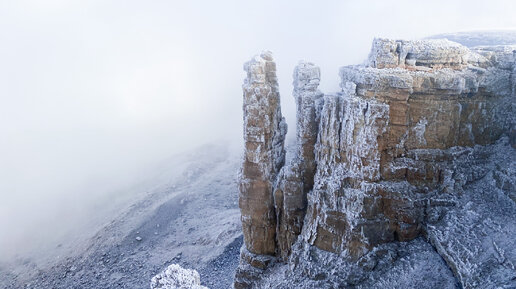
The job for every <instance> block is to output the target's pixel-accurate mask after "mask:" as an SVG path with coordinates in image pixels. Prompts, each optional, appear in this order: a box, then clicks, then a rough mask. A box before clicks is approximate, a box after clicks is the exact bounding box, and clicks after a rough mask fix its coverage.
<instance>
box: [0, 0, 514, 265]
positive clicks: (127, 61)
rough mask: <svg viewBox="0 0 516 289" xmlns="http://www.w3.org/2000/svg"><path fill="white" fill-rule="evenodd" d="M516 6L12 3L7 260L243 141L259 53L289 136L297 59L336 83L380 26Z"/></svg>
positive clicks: (4, 107)
mask: <svg viewBox="0 0 516 289" xmlns="http://www.w3.org/2000/svg"><path fill="white" fill-rule="evenodd" d="M515 3H516V2H514V1H509V0H508V1H484V0H483V1H472V0H468V1H450V0H448V1H380V0H379V1H278V0H275V1H272V0H270V1H237V0H235V1H174V0H169V1H126V0H124V1H122V0H120V1H110V0H92V1H67V0H49V1H40V0H18V1H8V0H5V1H1V2H0V40H1V45H0V100H1V101H0V261H2V260H5V259H7V258H10V257H12V256H14V255H16V254H21V256H23V254H26V253H27V252H30V251H31V250H35V249H37V248H39V247H37V246H39V245H42V244H43V245H45V244H52V245H54V244H53V243H52V242H56V243H57V242H59V238H61V236H66V234H67V232H71V231H72V228H77V226H79V228H80V226H82V225H84V224H86V223H88V220H90V219H93V218H96V217H98V216H97V214H99V212H108V211H109V210H108V208H109V206H110V203H111V197H112V196H113V194H114V192H116V193H117V194H120V192H122V194H123V192H125V190H126V189H127V192H129V191H131V190H130V189H129V188H131V187H132V186H133V185H135V184H136V183H138V182H140V181H141V180H144V179H145V178H146V177H147V176H148V174H152V173H154V172H153V171H152V169H151V168H152V167H154V166H156V165H157V164H158V163H160V162H163V161H164V160H166V159H168V158H169V157H171V156H173V155H175V154H179V153H181V152H184V151H186V150H188V149H191V148H194V147H197V146H200V145H202V144H204V143H210V142H218V141H221V140H229V141H230V142H232V143H239V142H240V141H241V133H242V112H241V108H242V96H241V95H242V93H241V83H242V80H243V78H244V72H243V70H242V64H243V63H244V62H245V61H247V60H248V59H250V58H251V57H252V56H253V55H254V54H256V53H259V52H260V51H261V50H264V49H267V50H271V51H273V53H274V56H275V60H276V61H277V67H278V76H279V81H280V88H281V94H282V105H283V112H284V115H285V116H286V117H287V122H288V123H289V130H290V133H292V132H294V130H295V124H294V121H293V120H294V116H295V112H294V102H293V99H292V96H291V90H292V85H291V83H292V78H291V75H292V71H293V68H294V66H295V65H296V63H297V62H298V61H299V60H301V59H304V60H309V61H312V62H314V63H316V64H318V65H319V66H320V67H321V71H322V83H321V90H323V91H324V92H334V91H338V90H339V87H338V81H339V79H338V76H337V73H338V68H339V67H340V66H342V65H349V64H358V63H361V62H362V61H363V60H364V59H365V58H366V56H367V54H368V52H369V48H370V44H371V41H372V39H373V37H375V36H379V37H390V38H398V39H399V38H407V39H414V38H422V37H425V36H429V35H432V34H437V33H445V32H455V31H468V30H483V29H488V30H491V29H510V28H513V27H516V17H514V12H515V11H516V5H515ZM129 197H130V196H129Z"/></svg>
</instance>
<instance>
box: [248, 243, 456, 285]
mask: <svg viewBox="0 0 516 289" xmlns="http://www.w3.org/2000/svg"><path fill="white" fill-rule="evenodd" d="M299 246H302V244H301V243H296V251H295V253H294V254H293V256H292V257H291V259H290V262H289V264H288V265H282V264H276V266H275V267H272V268H271V269H269V270H268V271H266V272H265V273H264V274H266V278H263V279H261V280H260V281H259V282H258V283H257V284H256V288H300V289H301V288H303V289H305V288H306V289H309V288H327V289H330V288H363V289H366V288H378V289H380V288H446V289H447V288H450V289H452V288H453V289H454V288H459V287H458V284H457V282H456V280H455V278H454V276H453V274H452V272H451V270H450V269H449V268H448V267H447V266H446V263H445V262H444V261H443V259H442V258H441V257H440V256H439V254H437V252H436V251H435V250H434V248H432V246H431V245H430V244H428V243H427V242H426V241H425V240H423V239H422V238H418V239H415V240H413V241H410V242H405V243H388V244H382V245H380V246H378V247H376V248H375V249H373V250H372V251H371V252H369V253H368V254H367V255H365V256H363V257H362V258H360V259H359V260H358V261H351V260H349V259H346V257H343V256H342V255H340V256H339V255H338V254H333V253H329V252H326V251H323V250H320V249H318V248H317V247H313V246H308V245H306V243H305V245H304V248H300V247H299Z"/></svg>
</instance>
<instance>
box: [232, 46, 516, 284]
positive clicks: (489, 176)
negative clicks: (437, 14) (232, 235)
mask: <svg viewBox="0 0 516 289" xmlns="http://www.w3.org/2000/svg"><path fill="white" fill-rule="evenodd" d="M515 49H516V46H483V47H476V48H467V47H465V46H462V45H460V44H458V43H455V42H451V41H448V40H443V39H438V40H421V41H400V40H388V39H375V40H374V42H373V46H372V50H371V53H370V55H369V58H368V60H367V61H366V64H365V65H360V66H346V67H342V68H341V70H340V78H341V88H342V90H341V91H340V92H338V93H335V94H323V93H322V92H320V91H319V90H318V85H319V81H320V70H319V68H318V67H317V66H315V65H314V64H312V63H307V62H301V63H300V64H299V65H298V66H297V67H296V68H295V71H294V92H293V95H294V99H295V101H296V104H297V125H296V126H297V127H296V129H297V134H296V135H297V143H296V148H295V153H294V156H293V157H292V161H290V162H289V163H288V164H285V149H284V139H285V134H286V124H285V121H284V119H283V118H282V116H281V107H280V99H279V93H278V83H277V79H276V65H275V63H274V61H273V59H272V55H271V53H269V52H265V53H262V54H261V55H259V56H256V57H254V58H253V59H252V60H251V61H250V62H248V63H246V65H245V66H244V69H245V70H246V72H247V78H246V80H245V83H244V85H243V90H244V106H243V108H244V139H245V154H244V159H243V165H242V170H241V176H240V209H241V213H242V228H243V233H244V245H243V247H242V249H241V257H240V265H239V268H238V269H237V272H236V276H235V283H234V287H235V288H289V287H290V288H294V287H295V288H341V287H349V288H355V287H357V288H387V287H389V288H390V287H404V286H408V285H410V286H413V284H415V285H417V286H418V287H420V288H435V287H440V288H456V287H459V288H460V287H462V288H491V287H492V288H495V287H496V288H499V287H500V288H514V287H516V270H515V264H516V239H515V238H514V236H516V219H515V218H514V216H516V203H515V199H516V197H515V195H516V194H515V191H516V133H515V130H516V129H515V128H516V117H515V115H516V101H515V100H516V64H515V63H516V62H515V56H516V51H515ZM429 280H431V281H429ZM292 286H294V287H292Z"/></svg>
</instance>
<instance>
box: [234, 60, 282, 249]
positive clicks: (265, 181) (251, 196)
mask: <svg viewBox="0 0 516 289" xmlns="http://www.w3.org/2000/svg"><path fill="white" fill-rule="evenodd" d="M244 69H245V71H246V72H247V78H246V79H245V82H244V85H243V91H244V106H243V109H244V141H245V156H244V162H243V165H242V174H241V180H240V210H241V213H242V227H243V231H244V241H245V246H246V248H247V250H249V252H251V253H254V254H262V255H274V254H275V253H276V241H275V232H276V213H275V209H274V200H273V187H274V183H275V180H276V177H277V174H278V172H279V170H280V169H281V167H282V166H283V164H284V162H285V150H284V146H283V143H284V140H285V134H286V132H287V125H286V123H285V120H284V118H283V117H282V116H281V107H280V96H279V91H278V82H277V79H276V64H275V63H274V61H273V60H272V55H271V53H270V52H264V53H262V54H261V55H260V56H256V57H254V58H253V59H252V60H251V61H249V62H247V63H246V64H245V65H244Z"/></svg>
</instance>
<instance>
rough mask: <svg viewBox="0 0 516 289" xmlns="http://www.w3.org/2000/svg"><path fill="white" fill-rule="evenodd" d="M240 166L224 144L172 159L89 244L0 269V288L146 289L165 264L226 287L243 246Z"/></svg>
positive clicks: (211, 285)
mask: <svg viewBox="0 0 516 289" xmlns="http://www.w3.org/2000/svg"><path fill="white" fill-rule="evenodd" d="M233 151H235V152H233ZM239 166H240V152H239V151H238V150H231V149H228V148H227V146H226V145H212V146H205V147H202V148H200V149H198V150H195V151H193V152H191V153H189V154H187V155H184V156H181V157H180V160H179V161H178V160H175V161H174V160H171V161H170V162H168V163H167V164H164V165H163V167H162V168H161V170H160V173H159V176H156V177H155V178H154V179H153V182H155V183H154V189H152V190H150V191H147V192H143V193H142V194H140V195H135V196H134V200H133V201H132V202H129V203H128V205H127V206H126V207H125V208H124V209H121V210H120V211H119V212H117V214H116V215H113V216H111V219H110V221H109V222H108V224H107V225H105V226H103V227H102V228H101V229H100V230H98V232H97V233H96V234H95V235H94V236H93V237H91V238H88V239H85V240H82V242H79V243H74V244H67V243H63V244H62V246H59V248H56V250H55V251H48V252H44V253H45V254H43V255H45V258H39V259H37V260H36V259H32V258H24V259H21V260H17V261H16V262H13V263H9V264H4V265H2V267H0V276H2V277H1V278H0V288H149V286H150V281H151V279H152V277H153V276H155V275H157V274H158V273H160V272H161V271H163V270H164V269H165V268H167V266H169V265H171V264H179V265H180V266H182V267H183V268H185V269H195V270H197V271H198V272H199V273H200V277H201V282H202V285H205V286H208V287H209V288H228V287H229V286H230V285H231V284H232V281H233V275H234V270H235V268H236V266H237V264H238V257H239V250H240V247H241V244H242V236H241V226H240V211H239V209H238V187H237V183H236V177H237V173H238V169H239ZM108 219H109V218H108ZM63 247H66V248H67V250H62V249H61V248H63ZM59 249H61V250H59Z"/></svg>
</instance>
